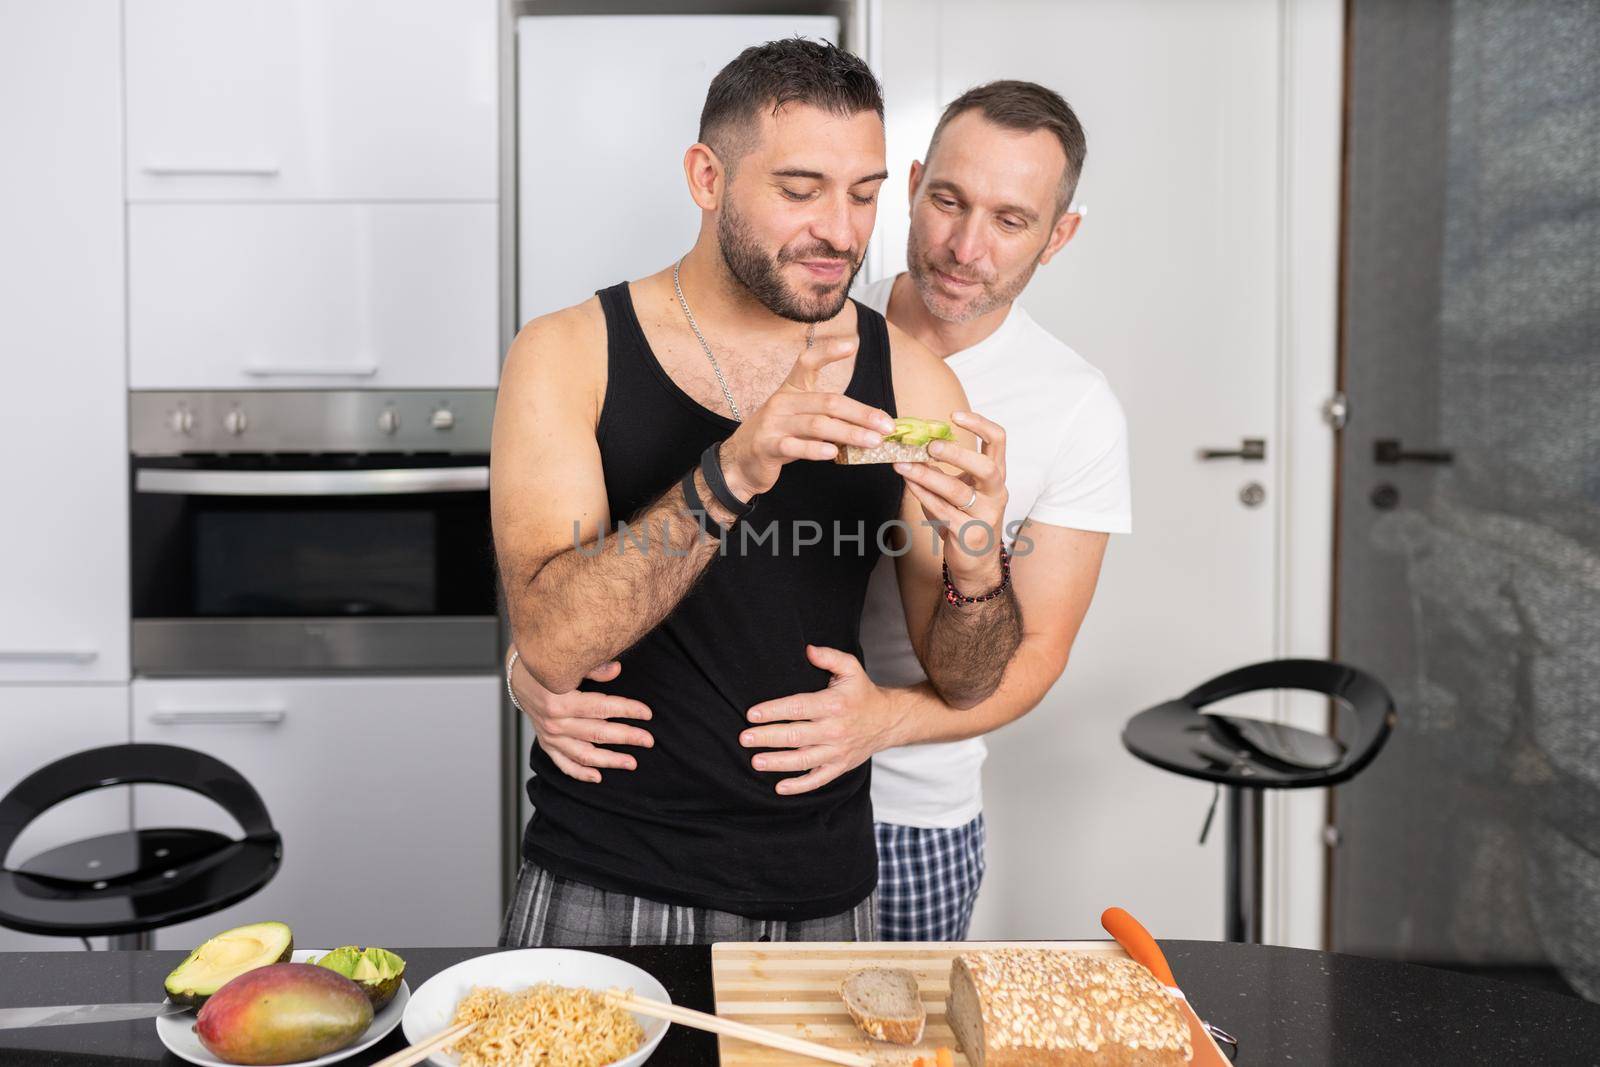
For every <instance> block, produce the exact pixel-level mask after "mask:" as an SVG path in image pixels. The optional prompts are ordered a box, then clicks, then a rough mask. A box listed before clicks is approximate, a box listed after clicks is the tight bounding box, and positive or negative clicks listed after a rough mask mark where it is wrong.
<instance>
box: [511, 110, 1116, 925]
mask: <svg viewBox="0 0 1600 1067" xmlns="http://www.w3.org/2000/svg"><path fill="white" fill-rule="evenodd" d="M927 155H928V159H927V161H926V163H921V164H918V163H913V164H912V168H911V175H910V181H911V231H910V237H909V240H908V241H907V247H906V260H907V267H908V269H907V272H906V273H904V274H901V275H898V276H896V277H894V278H888V279H884V280H882V281H879V282H876V283H873V284H870V285H867V286H865V287H863V288H862V290H861V291H859V292H858V293H857V294H856V298H857V299H858V300H860V301H861V302H862V303H863V304H866V305H867V306H868V307H871V308H873V309H875V310H877V311H879V312H882V313H884V314H885V315H886V317H887V318H888V319H889V320H890V321H891V322H893V323H894V324H895V325H896V326H898V327H900V328H901V329H903V330H905V331H907V332H909V333H911V334H912V335H913V336H915V337H916V338H917V340H919V341H921V342H922V343H923V344H924V345H926V346H928V347H929V348H930V349H932V350H933V351H934V352H935V353H936V354H938V355H940V356H943V357H944V358H945V359H946V360H947V361H948V364H949V366H950V367H951V368H952V369H954V370H955V372H956V375H957V377H959V378H960V379H961V382H962V384H963V386H964V387H965V389H966V393H967V399H968V402H969V403H970V404H971V405H972V408H973V411H975V412H981V413H982V414H983V415H984V416H985V417H986V418H987V419H988V420H990V421H991V422H992V423H996V424H998V426H999V427H1002V428H1003V432H1004V435H1005V437H1006V442H1005V465H1006V488H1007V492H1008V494H1009V497H1010V500H1009V503H1008V504H1007V507H1006V516H1005V519H1006V521H1005V524H1004V530H1003V532H1004V533H1005V534H1006V535H1007V538H1008V540H1009V541H1010V542H1011V548H1012V555H1013V561H1012V564H1011V580H1012V584H1013V586H1014V588H1015V590H1016V596H1017V599H1018V601H1019V603H1020V605H1021V608H1022V621H1023V632H1024V633H1023V640H1022V644H1021V646H1020V647H1019V648H1018V649H1017V652H1016V655H1015V656H1014V657H1013V659H1012V660H1011V663H1010V665H1009V666H1008V667H1007V668H1006V672H1005V676H1004V678H1003V680H1002V682H1001V684H1000V688H999V689H998V690H997V691H996V692H995V693H994V695H993V696H991V697H989V699H987V700H985V701H983V702H982V703H980V704H977V705H976V706H974V707H971V708H968V709H965V710H958V709H955V708H952V707H950V706H949V705H947V704H945V703H944V702H943V701H942V700H940V699H939V697H938V695H937V694H936V693H935V692H934V691H933V688H932V686H931V685H930V684H929V683H928V681H927V680H926V678H925V677H924V676H923V673H922V670H921V668H920V667H919V665H918V661H917V658H916V655H915V653H914V652H913V650H912V648H911V641H910V638H909V637H908V632H907V628H906V623H905V617H904V613H903V612H902V610H901V607H900V598H899V595H898V589H897V588H896V580H895V572H894V568H893V566H892V565H887V564H892V560H890V561H887V564H885V563H880V565H879V566H878V568H877V569H876V571H875V572H874V573H873V576H872V580H871V583H870V585H869V587H868V592H867V602H866V609H865V611H864V612H863V615H862V620H861V644H862V650H863V653H864V657H865V660H866V668H865V669H863V667H862V665H861V663H859V662H857V661H856V659H855V658H854V657H852V656H850V655H848V654H846V653H844V652H841V651H838V650H836V649H828V648H812V649H810V650H808V655H809V656H810V657H811V660H812V662H813V663H815V664H817V665H818V666H820V667H824V668H826V669H828V670H829V671H830V672H831V673H832V675H833V677H832V679H831V682H830V684H829V686H828V687H827V688H826V689H824V690H821V691H820V692H817V693H801V694H796V695H794V696H792V697H786V698H783V699H780V700H774V701H768V702H766V703H764V704H758V705H756V706H755V707H753V708H751V709H750V713H749V718H750V721H751V723H752V724H753V725H752V726H751V727H750V728H748V729H746V730H745V731H743V733H742V735H741V737H740V741H741V743H742V744H744V746H745V747H747V748H760V749H777V750H779V751H764V752H761V753H759V754H756V755H754V756H753V761H754V762H755V764H756V766H757V768H758V769H760V770H764V771H780V772H785V771H788V772H801V773H798V774H796V775H795V776H794V777H789V778H785V779H783V780H782V781H780V782H779V783H778V785H777V790H778V792H780V793H784V794H794V793H801V792H806V791H809V790H812V789H816V788H818V787H820V786H822V785H824V784H826V783H828V782H830V781H832V780H833V779H835V778H837V777H838V776H839V775H840V774H843V773H844V772H845V771H848V770H851V769H852V768H855V767H857V766H860V764H861V763H863V762H864V761H866V760H867V759H872V760H873V772H872V802H873V812H874V819H875V821H876V822H877V831H878V866H879V881H878V899H879V928H878V929H879V936H880V937H882V938H884V939H885V940H928V941H936V940H960V939H962V938H964V937H965V936H966V932H967V927H968V924H969V922H970V920H971V917H972V907H973V903H974V901H975V900H976V899H977V893H978V885H979V883H980V881H981V880H982V877H983V869H984V854H983V844H984V826H983V814H982V811H983V794H982V778H981V770H982V765H983V760H984V754H985V748H984V744H983V741H982V735H983V734H986V733H988V732H989V731H991V730H994V729H996V728H998V727H1000V726H1003V725H1005V724H1006V723H1008V722H1012V721H1014V720H1016V719H1018V718H1020V717H1022V716H1023V715H1025V714H1027V712H1029V711H1030V710H1032V709H1033V708H1034V707H1035V706H1036V705H1037V704H1038V703H1039V701H1040V700H1042V699H1043V698H1044V695H1045V693H1046V692H1048V691H1049V689H1050V687H1051V685H1053V684H1054V683H1055V681H1056V679H1057V678H1059V677H1060V676H1061V672H1062V671H1063V670H1064V669H1065V667H1066V663H1067V656H1068V653H1069V652H1070V651H1071V648H1072V642H1073V639H1074V638H1075V637H1076V636H1077V632H1078V627H1079V625H1080V624H1081V623H1082V622H1083V617H1084V614H1085V613H1086V612H1087V611H1088V609H1089V601H1090V599H1091V598H1092V597H1093V595H1094V588H1095V584H1096V582H1097V580H1098V578H1099V574H1100V561H1101V558H1102V556H1103V555H1104V552H1105V546H1106V540H1107V535H1108V534H1111V533H1119V532H1126V531H1127V530H1128V529H1129V528H1130V521H1131V520H1130V505H1129V488H1128V446H1127V430H1126V424H1125V422H1124V419H1123V415H1122V408H1121V407H1120V406H1119V405H1118V403H1117V400H1116V397H1115V396H1114V395H1112V392H1111V389H1110V387H1109V386H1108V385H1107V383H1106V380H1105V377H1104V376H1103V375H1102V374H1101V373H1100V372H1099V371H1097V370H1096V369H1095V368H1094V367H1092V366H1090V365H1089V364H1088V363H1087V362H1085V361H1084V360H1083V358H1082V357H1080V356H1079V355H1078V354H1077V353H1076V352H1074V351H1072V349H1070V348H1068V347H1067V346H1066V345H1065V344H1063V343H1061V342H1060V341H1058V340H1056V339H1055V338H1054V337H1052V336H1051V335H1050V334H1048V333H1046V332H1045V331H1044V330H1043V329H1042V328H1040V327H1039V325H1038V324H1037V323H1035V322H1034V321H1033V319H1032V318H1031V317H1030V316H1029V315H1028V313H1027V312H1026V311H1024V310H1023V309H1022V308H1021V307H1020V306H1019V305H1018V304H1017V303H1016V302H1015V301H1016V298H1017V296H1018V294H1020V293H1021V292H1022V290H1023V289H1024V288H1025V287H1026V286H1027V284H1028V282H1029V280H1030V279H1031V278H1032V277H1033V272H1034V271H1035V269H1037V268H1038V267H1039V266H1041V265H1042V264H1044V263H1047V262H1049V260H1050V259H1051V258H1053V257H1054V256H1055V255H1056V253H1058V252H1059V251H1060V250H1061V249H1062V247H1063V246H1065V245H1066V243H1067V242H1068V241H1069V240H1070V239H1071V238H1072V235H1073V233H1074V231H1075V230H1076V229H1077V226H1078V223H1079V221H1080V216H1079V215H1078V214H1077V213H1076V212H1073V211H1070V210H1069V205H1070V204H1071V202H1072V194H1073V191H1074V189H1075V187H1076V185H1077V181H1078V176H1079V174H1080V173H1081V171H1082V167H1083V159H1084V136H1083V128H1082V127H1081V126H1080V125H1079V123H1078V120H1077V117H1076V116H1075V115H1074V114H1073V113H1072V110H1071V108H1069V107H1068V106H1067V104H1066V102H1065V101H1063V100H1062V99H1061V97H1060V96H1058V95H1057V94H1056V93H1054V92H1052V91H1050V90H1049V89H1046V88H1044V87H1042V86H1039V85H1035V84H1033V83H1031V82H1017V81H1003V82H994V83H991V84H989V85H984V86H980V87H978V88H976V89H973V90H971V91H969V92H967V93H965V94H963V95H962V96H961V97H959V98H958V99H956V100H955V101H953V102H952V103H951V104H950V106H949V107H948V108H947V109H946V110H945V112H944V115H943V117H942V118H941V119H940V120H939V125H938V127H937V128H936V129H935V132H934V136H933V139H932V142H931V143H930V144H929V146H928V153H927ZM902 414H907V415H934V414H938V413H935V412H909V411H908V412H903V413H902ZM996 436H998V432H997V434H996ZM974 536H975V537H976V534H975V535H974ZM614 669H615V665H614V664H611V665H608V666H607V668H605V670H607V671H611V670H614ZM606 676H609V674H608V675H606ZM510 680H511V683H512V685H513V686H514V688H515V692H516V695H517V696H518V698H519V699H520V701H521V703H522V704H523V705H524V706H525V707H526V708H527V711H528V714H529V716H530V718H532V719H533V720H534V722H535V725H536V726H537V727H538V728H539V729H540V730H541V743H542V744H544V746H545V747H546V750H547V751H549V752H550V753H551V756H552V758H553V759H554V760H555V761H556V764H557V766H559V767H560V768H561V769H562V770H563V771H564V772H565V773H567V774H569V775H572V776H574V777H579V778H584V779H586V780H589V781H599V780H600V777H601V772H602V769H615V770H631V769H632V768H633V767H634V765H635V764H634V759H633V757H632V756H631V755H629V754H628V753H626V752H621V751H617V748H616V747H600V746H602V745H604V746H618V747H623V746H649V745H650V744H651V743H652V738H651V736H650V734H649V732H648V730H647V729H645V728H643V727H638V726H633V725H630V724H628V723H626V722H622V721H619V720H621V719H635V720H647V719H648V718H649V717H650V712H649V710H648V709H644V708H642V707H637V708H636V707H628V706H620V705H618V704H616V703H612V702H597V701H594V700H593V699H584V698H592V697H593V696H594V694H584V693H579V692H574V693H569V694H563V695H562V696H561V697H558V698H551V697H550V695H549V694H546V693H543V692H542V691H540V689H539V687H538V686H537V684H536V683H534V682H533V681H532V679H531V678H529V677H526V676H525V672H519V671H518V670H516V669H515V668H513V671H512V674H511V676H510ZM818 861H819V862H825V861H826V858H825V857H818Z"/></svg>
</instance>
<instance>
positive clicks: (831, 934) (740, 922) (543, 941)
mask: <svg viewBox="0 0 1600 1067" xmlns="http://www.w3.org/2000/svg"><path fill="white" fill-rule="evenodd" d="M877 915H878V909H877V893H873V894H872V895H871V896H869V897H867V899H865V900H863V901H862V902H861V903H859V904H857V905H856V906H855V907H854V908H851V909H850V910H849V911H845V912H841V913H840V914H838V915H829V916H826V917H825V918H821V919H803V920H799V921H796V922H785V921H783V920H777V919H770V920H769V919H747V918H745V917H744V916H743V915H733V914H730V913H728V912H725V911H714V910H712V909H711V908H691V907H681V906H677V905H673V904H661V903H658V902H657V901H654V900H645V899H643V898H642V897H635V896H630V895H629V894H627V893H612V892H609V891H607V890H604V889H597V888H596V887H594V886H592V885H586V884H585V883H583V882H574V881H572V880H571V879H570V878H558V877H556V876H555V875H553V874H551V873H550V872H549V871H546V870H544V869H543V868H541V867H536V866H534V865H533V864H531V863H529V862H528V861H527V860H523V861H522V869H521V870H520V871H519V872H518V873H517V888H516V892H515V893H514V894H513V895H512V898H511V907H509V908H507V909H506V915H505V920H504V922H502V923H501V926H500V946H501V947H502V948H588V947H595V946H610V945H709V944H711V943H712V942H714V941H875V940H877Z"/></svg>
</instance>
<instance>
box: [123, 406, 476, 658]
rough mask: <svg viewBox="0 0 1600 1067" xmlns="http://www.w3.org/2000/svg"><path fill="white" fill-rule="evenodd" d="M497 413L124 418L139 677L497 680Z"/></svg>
mask: <svg viewBox="0 0 1600 1067" xmlns="http://www.w3.org/2000/svg"><path fill="white" fill-rule="evenodd" d="M493 413H494V394H493V393H492V392H487V391H471V392H426V391H406V392H387V393H386V392H332V391H329V392H259V393H243V392H207V393H169V392H140V393H134V394H133V395H132V398H131V413H130V415H131V427H130V429H131V438H132V459H131V476H132V509H131V511H132V581H133V589H132V603H133V668H134V671H135V672H136V673H139V674H142V675H207V676H217V675H252V676H260V675H262V674H282V673H316V674H327V673H330V672H343V671H369V672H378V671H382V672H388V673H395V672H403V673H410V672H423V671H425V672H440V671H445V672H450V671H472V672H480V673H481V672H483V671H485V670H489V671H494V670H497V669H498V665H499V662H500V636H499V633H500V626H499V618H498V614H497V602H496V591H495V570H494V556H493V546H492V543H491V540H490V527H489V433H490V424H491V421H492V418H493Z"/></svg>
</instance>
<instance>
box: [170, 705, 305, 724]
mask: <svg viewBox="0 0 1600 1067" xmlns="http://www.w3.org/2000/svg"><path fill="white" fill-rule="evenodd" d="M288 716H289V713H288V712H286V711H284V710H283V709H282V708H257V709H250V708H239V709H226V708H217V709H214V710H211V711H157V712H152V713H151V715H150V721H151V722H153V723H156V724H157V725H159V726H277V725H278V724H279V723H281V722H283V720H284V719H286V718H288Z"/></svg>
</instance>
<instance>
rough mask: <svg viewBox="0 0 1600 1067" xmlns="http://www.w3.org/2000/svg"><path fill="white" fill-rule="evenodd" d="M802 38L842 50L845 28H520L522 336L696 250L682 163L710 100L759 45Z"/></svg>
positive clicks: (602, 24)
mask: <svg viewBox="0 0 1600 1067" xmlns="http://www.w3.org/2000/svg"><path fill="white" fill-rule="evenodd" d="M796 34H799V35H801V36H805V37H811V38H816V39H821V40H828V41H835V42H836V41H837V40H838V39H839V21H838V19H835V18H827V17H803V16H798V15H788V16H754V15H750V16H743V15H734V16H723V15H718V16H709V15H681V16H661V15H652V16H640V17H624V16H593V17H589V16H577V17H567V16H528V17H524V18H521V19H518V20H517V59H518V63H517V125H518V163H519V169H518V179H517V182H518V186H517V208H518V256H519V258H520V262H521V269H520V271H519V282H518V288H519V292H520V302H519V304H518V321H519V322H527V321H528V320H529V319H533V318H537V317H538V316H540V315H543V314H546V313H548V312H551V311H556V310H558V309H560V308H564V307H567V306H569V305H572V304H577V303H580V302H582V301H583V300H586V299H588V298H589V297H590V296H592V295H593V294H594V292H595V290H596V289H602V288H605V287H606V286H608V285H614V284H616V283H617V282H620V281H623V280H625V279H629V278H639V277H643V276H644V275H646V274H652V273H654V272H655V271H658V270H660V269H661V268H662V267H664V266H666V265H667V264H669V263H671V262H672V260H673V259H674V258H675V257H677V256H680V255H682V254H683V253H685V252H687V251H688V250H689V247H690V246H691V245H692V244H694V238H695V235H696V234H697V233H699V231H700V212H699V210H698V209H697V208H696V207H695V206H694V203H693V201H691V200H690V199H689V191H688V188H687V186H686V185H685V183H684V177H683V153H684V151H685V150H686V149H687V148H688V147H689V146H690V145H692V144H694V143H695V140H696V139H697V138H698V136H699V127H700V110H701V108H703V107H704V106H705V101H706V87H707V86H709V85H710V84H711V79H712V78H714V77H715V76H716V74H717V71H719V70H721V69H722V68H723V66H724V65H726V64H727V62H728V61H729V60H730V59H732V58H733V57H734V56H736V55H738V54H739V53H740V52H741V51H743V50H744V49H745V48H747V47H749V46H750V45H753V44H760V43H761V42H763V41H770V40H775V39H777V38H780V37H792V36H794V35H796ZM575 190H581V191H582V202H581V205H578V204H575V203H574V201H573V197H574V191H575Z"/></svg>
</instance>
